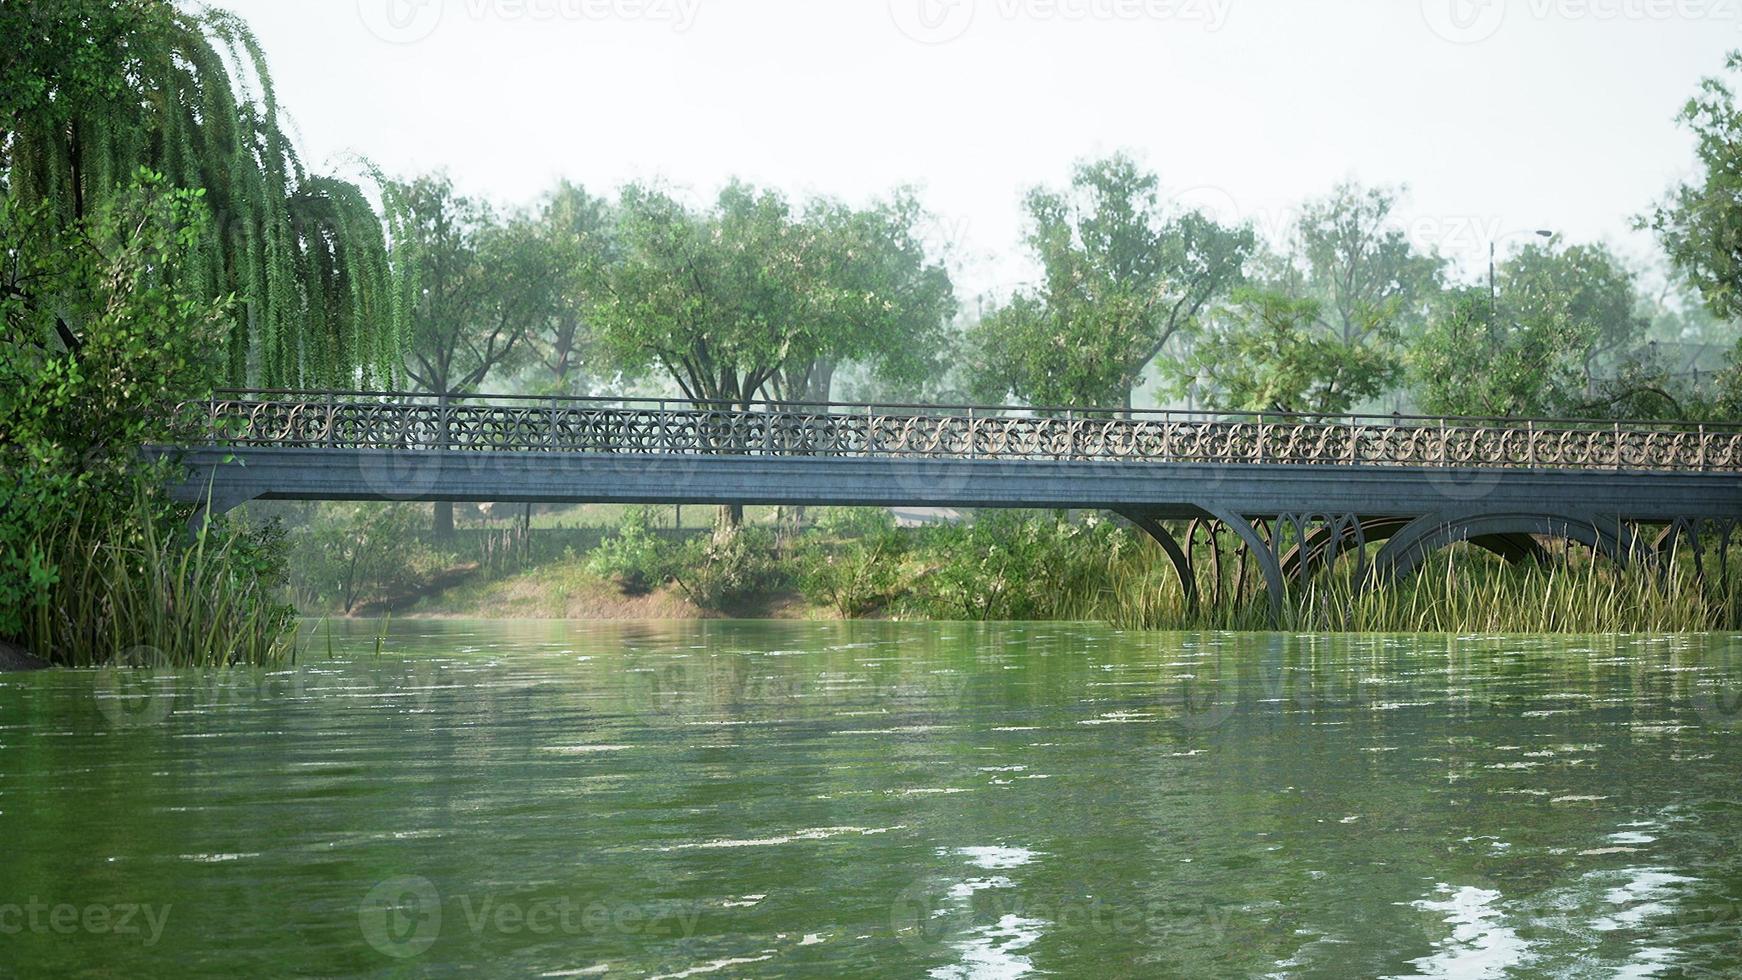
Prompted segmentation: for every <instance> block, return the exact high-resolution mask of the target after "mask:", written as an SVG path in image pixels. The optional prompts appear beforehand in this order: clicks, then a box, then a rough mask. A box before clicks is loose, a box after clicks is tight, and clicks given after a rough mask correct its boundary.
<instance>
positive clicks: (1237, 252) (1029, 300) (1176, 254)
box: [969, 155, 1257, 407]
mask: <svg viewBox="0 0 1742 980" xmlns="http://www.w3.org/2000/svg"><path fill="white" fill-rule="evenodd" d="M1158 188H1159V181H1158V179H1157V178H1156V176H1155V175H1154V174H1152V173H1149V172H1147V171H1144V170H1143V169H1141V168H1140V167H1139V166H1138V165H1137V163H1136V162H1135V161H1134V160H1132V159H1131V158H1130V157H1127V156H1124V155H1115V156H1112V157H1109V158H1107V159H1104V160H1098V161H1093V162H1089V163H1084V164H1082V165H1080V166H1079V167H1078V168H1077V170H1076V172H1075V174H1074V175H1073V178H1072V181H1071V186H1070V188H1069V189H1068V190H1067V191H1062V192H1061V191H1054V190H1048V189H1044V188H1042V189H1037V190H1035V191H1033V192H1031V193H1030V194H1029V196H1028V203H1027V208H1028V217H1029V223H1030V230H1029V235H1028V245H1029V249H1030V251H1031V252H1033V254H1034V256H1035V258H1036V259H1037V260H1038V261H1039V262H1040V265H1041V267H1042V269H1043V270H1044V281H1043V283H1042V285H1041V286H1039V287H1038V288H1036V289H1033V290H1024V291H1021V292H1018V293H1017V294H1016V295H1015V296H1014V297H1012V298H1011V300H1010V302H1009V303H1008V304H1006V305H1004V306H1003V307H1000V308H998V309H996V310H994V311H993V312H992V313H991V314H989V315H987V316H986V317H985V318H984V319H983V320H982V321H981V322H980V323H978V324H976V325H975V326H974V327H973V328H971V330H970V334H969V346H970V351H971V353H970V356H971V357H972V359H973V361H972V368H973V372H974V375H975V377H974V380H973V382H972V386H973V389H974V392H975V396H976V397H977V398H980V399H982V400H986V401H1001V400H1003V399H1004V398H1006V397H1009V396H1014V397H1016V398H1018V399H1020V400H1022V401H1025V402H1028V403H1029V404H1033V405H1043V406H1047V405H1052V406H1056V405H1074V406H1089V405H1124V406H1126V407H1129V406H1130V403H1131V395H1132V392H1133V390H1134V389H1135V388H1136V387H1137V386H1138V384H1139V383H1140V381H1141V380H1142V377H1143V374H1144V372H1145V371H1146V370H1147V369H1148V367H1149V365H1150V364H1151V363H1152V362H1153V361H1154V360H1155V359H1156V357H1157V356H1158V355H1160V354H1161V352H1162V350H1163V349H1164V348H1165V347H1166V346H1167V344H1168V342H1169V341H1170V340H1172V339H1173V338H1174V337H1175V336H1176V335H1178V334H1180V333H1181V332H1183V331H1189V330H1190V329H1192V328H1193V327H1194V326H1195V324H1196V322H1197V319H1198V316H1199V315H1200V313H1202V312H1203V310H1204V309H1205V307H1206V306H1208V305H1209V304H1210V303H1211V302H1212V301H1213V300H1215V299H1216V298H1217V297H1218V296H1221V295H1223V294H1225V293H1226V292H1227V291H1228V290H1229V289H1230V288H1232V287H1233V286H1234V285H1236V284H1237V283H1239V282H1240V281H1241V279H1242V277H1243V269H1244V266H1245V263H1246V260H1247V258H1248V257H1250V256H1251V255H1252V253H1253V250H1254V249H1255V247H1256V244H1257V243H1256V238H1255V236H1254V235H1253V232H1252V230H1251V229H1250V228H1248V227H1235V228H1230V227H1226V226H1223V225H1220V224H1218V223H1217V222H1215V221H1214V220H1213V219H1211V218H1209V217H1207V216H1206V215H1204V214H1202V213H1201V212H1197V211H1185V212H1179V213H1170V212H1168V211H1166V210H1164V209H1163V208H1162V206H1161V204H1160V202H1159V200H1158Z"/></svg>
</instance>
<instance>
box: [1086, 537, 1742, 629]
mask: <svg viewBox="0 0 1742 980" xmlns="http://www.w3.org/2000/svg"><path fill="white" fill-rule="evenodd" d="M1155 557H1156V558H1157V559H1159V555H1157V556H1155ZM1353 566H1354V563H1353V562H1352V561H1351V562H1345V563H1344V564H1343V565H1342V566H1340V567H1338V568H1336V569H1333V570H1330V571H1328V572H1324V573H1321V574H1320V575H1318V576H1316V577H1315V578H1313V579H1312V580H1311V581H1309V582H1308V583H1306V584H1305V585H1304V586H1303V585H1298V584H1297V585H1295V586H1294V587H1293V588H1292V589H1291V592H1290V595H1289V600H1288V602H1287V603H1285V604H1284V607H1283V613H1282V616H1281V618H1280V620H1277V619H1274V618H1273V617H1272V615H1271V609H1270V604H1269V599H1268V596H1267V595H1266V594H1265V593H1264V592H1263V591H1262V590H1260V589H1257V588H1254V589H1252V590H1250V591H1248V592H1247V593H1245V594H1244V595H1240V596H1237V597H1225V598H1223V599H1222V601H1220V602H1214V603H1206V604H1204V605H1203V606H1202V607H1200V608H1199V609H1197V610H1191V609H1189V608H1188V607H1187V604H1186V601H1185V596H1184V591H1183V590H1182V589H1181V588H1180V587H1179V585H1178V583H1177V581H1176V580H1175V579H1174V578H1173V576H1172V573H1171V569H1168V570H1167V574H1166V575H1162V574H1160V572H1159V571H1158V570H1157V569H1154V568H1139V567H1133V565H1132V564H1130V563H1115V564H1112V565H1110V567H1109V568H1108V576H1109V578H1108V582H1109V585H1108V587H1107V588H1105V589H1102V590H1099V591H1098V592H1097V593H1095V594H1092V595H1081V596H1077V597H1075V600H1074V601H1075V603H1076V605H1077V607H1078V608H1079V609H1080V610H1081V612H1082V613H1083V615H1084V618H1088V619H1104V620H1107V621H1109V622H1112V623H1114V624H1115V625H1120V626H1124V627H1128V628H1143V629H1172V628H1185V629H1218V630H1265V629H1272V628H1280V629H1285V630H1297V631H1302V632H1347V633H1456V634H1463V633H1567V634H1590V633H1702V632H1710V631H1717V630H1734V629H1738V628H1742V563H1738V562H1736V561H1735V560H1734V559H1733V558H1732V559H1731V561H1730V573H1729V574H1728V575H1707V576H1703V577H1702V576H1701V575H1699V574H1697V573H1696V571H1695V569H1694V566H1693V564H1692V563H1691V562H1690V561H1687V560H1681V559H1678V560H1675V561H1670V562H1667V563H1665V564H1663V565H1658V564H1654V563H1651V562H1638V563H1634V564H1630V565H1625V566H1620V565H1615V564H1613V563H1611V562H1608V561H1607V560H1603V559H1595V558H1591V557H1589V556H1582V555H1577V554H1575V555H1573V556H1569V557H1564V558H1557V559H1556V560H1554V561H1551V562H1550V563H1548V564H1545V565H1520V566H1513V565H1509V564H1506V563H1505V562H1503V561H1501V560H1500V559H1498V558H1495V557H1494V556H1492V555H1488V554H1486V553H1483V552H1474V551H1470V550H1466V549H1464V548H1461V547H1460V548H1454V549H1448V550H1447V551H1446V552H1444V553H1442V554H1441V555H1440V556H1439V557H1438V558H1437V560H1436V561H1435V562H1434V563H1432V564H1430V565H1429V566H1428V567H1427V568H1426V569H1424V570H1423V571H1422V572H1421V573H1420V574H1418V575H1416V576H1414V577H1412V578H1407V579H1403V580H1401V581H1397V582H1391V583H1386V584H1374V583H1371V582H1370V581H1369V580H1368V579H1367V577H1366V576H1365V574H1364V573H1361V572H1357V571H1356V569H1355V568H1354V567H1353ZM1207 585H1208V583H1205V582H1200V588H1204V589H1205V594H1206V595H1208V594H1210V590H1209V589H1208V588H1207Z"/></svg>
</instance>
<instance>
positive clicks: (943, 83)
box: [219, 0, 1742, 298]
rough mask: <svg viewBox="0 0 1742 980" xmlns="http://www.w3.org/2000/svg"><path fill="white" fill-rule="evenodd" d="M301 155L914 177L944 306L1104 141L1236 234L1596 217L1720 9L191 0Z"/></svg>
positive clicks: (1603, 1)
mask: <svg viewBox="0 0 1742 980" xmlns="http://www.w3.org/2000/svg"><path fill="white" fill-rule="evenodd" d="M219 2H220V5H222V6H226V7H229V8H230V9H233V10H235V11H237V12H238V13H240V14H242V15H243V16H244V17H245V18H246V19H247V20H248V21H249V22H250V23H251V24H252V25H253V27H254V28H255V30H256V32H257V34H258V35H259V37H260V39H261V41H262V42H263V43H264V45H265V47H266V49H267V53H268V56H269V58H270V60H271V64H272V67H273V69H274V71H275V73H276V80H277V84H278V88H279V94H280V97H281V99H282V100H283V102H284V104H285V105H286V106H287V108H288V109H289V110H290V111H291V112H292V114H293V115H294V118H295V122H296V124H297V127H298V130H299V131H300V134H301V141H302V146H303V149H304V152H305V154H306V155H307V157H308V160H309V162H310V163H311V164H313V165H314V166H316V167H322V166H323V165H329V164H330V165H332V166H334V167H341V166H343V160H344V156H345V155H346V154H347V153H349V152H353V151H355V152H361V153H364V154H367V155H368V156H370V157H371V158H373V159H374V160H376V161H377V162H379V163H381V164H382V165H384V166H385V167H386V168H387V169H388V170H389V171H390V172H395V173H410V172H414V171H419V170H424V169H430V168H437V167H445V168H447V169H448V171H449V172H450V173H451V174H452V176H453V177H454V179H455V181H456V182H457V183H458V184H459V185H460V186H461V187H462V188H463V189H465V190H466V191H468V192H471V193H476V194H481V195H484V196H487V197H489V198H491V199H492V200H495V201H497V202H499V203H504V204H512V203H519V202H526V201H530V200H532V199H534V198H535V197H536V196H537V195H538V194H540V193H541V192H542V191H543V190H545V189H546V188H547V187H549V186H550V185H551V184H552V183H553V182H554V181H555V180H556V179H557V178H559V177H568V178H570V179H573V180H576V181H579V182H581V183H583V184H585V185H586V186H587V187H588V188H589V189H592V190H594V191H595V192H599V191H605V190H609V189H613V188H615V187H616V186H617V185H619V184H620V183H622V182H623V181H626V180H631V179H640V178H664V179H666V180H668V181H670V182H672V183H674V184H676V185H678V186H680V187H684V188H689V189H691V190H693V191H694V192H695V193H696V194H697V195H698V196H705V195H711V194H712V192H713V191H714V190H716V189H717V188H718V187H719V185H720V184H721V183H722V182H724V181H725V180H726V179H727V178H728V177H730V176H733V175H737V176H741V177H744V178H746V179H749V180H752V181H754V182H758V183H766V184H772V185H775V186H778V187H780V188H783V189H786V190H788V191H789V192H793V193H795V194H802V193H813V192H814V193H825V194H832V195H837V196H841V197H845V198H847V199H849V200H865V199H867V198H869V197H872V196H874V195H876V194H879V193H882V192H884V191H886V190H887V189H889V188H891V187H893V186H895V185H898V184H913V185H916V186H917V187H918V188H919V189H920V191H921V193H922V196H923V198H924V199H925V200H926V202H927V203H928V204H929V205H930V207H931V208H932V209H933V210H934V211H935V212H937V213H938V215H939V222H938V227H937V228H936V229H934V230H933V232H932V234H933V235H934V236H935V237H936V238H937V239H939V240H940V241H949V242H952V243H954V247H955V248H956V250H957V253H958V254H957V259H958V266H959V269H960V274H959V279H960V281H959V290H960V292H961V295H962V296H963V297H964V298H968V297H971V296H972V295H974V294H975V293H976V292H978V291H980V290H982V289H987V288H993V289H1002V288H1007V287H1008V286H1009V285H1010V284H1011V283H1012V282H1013V281H1015V280H1020V279H1022V278H1024V277H1025V276H1026V275H1028V274H1029V273H1028V270H1027V268H1026V264H1025V263H1024V262H1023V261H1022V260H1021V258H1020V254H1019V247H1018V246H1019V235H1020V232H1021V214H1020V211H1019V205H1020V200H1021V195H1022V193H1023V191H1024V190H1025V189H1026V188H1027V187H1029V186H1031V185H1033V184H1035V183H1038V182H1046V183H1060V182H1062V181H1063V180H1064V179H1065V178H1066V176H1067V174H1068V171H1069V167H1070V165H1071V163H1072V161H1074V160H1076V159H1079V158H1082V157H1084V156H1087V155H1092V154H1098V153H1102V152H1107V151H1111V150H1116V149H1129V150H1131V151H1133V152H1135V153H1136V154H1137V155H1138V156H1139V157H1140V158H1142V159H1143V160H1144V161H1145V162H1146V163H1147V164H1148V165H1149V166H1150V167H1152V168H1153V169H1155V170H1156V171H1158V172H1159V173H1160V174H1161V177H1162V180H1163V182H1164V184H1165V185H1166V186H1167V187H1168V189H1169V193H1170V194H1175V195H1178V196H1180V197H1181V198H1182V199H1183V200H1185V201H1187V202H1189V203H1192V204H1195V205H1201V206H1205V207H1207V208H1210V209H1212V210H1214V211H1217V212H1219V213H1220V214H1221V215H1222V216H1224V217H1242V218H1247V219H1250V220H1252V221H1254V222H1255V223H1256V224H1257V225H1258V227H1259V229H1260V231H1263V232H1268V233H1274V232H1276V231H1278V230H1280V229H1281V228H1282V227H1284V226H1286V223H1287V221H1288V218H1289V213H1290V211H1291V209H1292V208H1293V207H1294V206H1295V205H1297V204H1298V203H1299V202H1300V201H1301V200H1303V199H1305V198H1307V197H1310V196H1314V195H1318V194H1322V193H1323V192H1325V191H1326V190H1327V189H1328V188H1329V187H1330V186H1331V185H1332V184H1333V183H1334V182H1336V181H1338V180H1340V179H1344V178H1357V179H1359V180H1361V181H1364V182H1368V183H1407V184H1408V185H1409V188H1410V194H1409V197H1408V200H1407V202H1406V217H1407V218H1408V224H1409V227H1410V228H1411V231H1412V234H1414V235H1415V236H1416V237H1417V238H1418V239H1419V240H1420V241H1421V242H1422V243H1423V244H1424V245H1434V246H1438V247H1439V248H1441V249H1442V250H1443V251H1446V252H1448V253H1450V254H1453V255H1454V256H1457V257H1459V258H1460V259H1461V260H1463V261H1464V262H1465V263H1466V264H1467V266H1468V267H1470V268H1475V267H1476V266H1478V265H1479V264H1480V263H1481V262H1482V261H1484V257H1485V254H1486V250H1487V243H1488V241H1489V239H1490V238H1496V237H1498V238H1499V239H1500V240H1501V242H1502V247H1503V248H1504V247H1505V243H1506V242H1507V241H1508V240H1516V235H1517V233H1518V232H1520V231H1522V230H1524V229H1532V228H1539V227H1543V228H1552V229H1556V230H1558V231H1561V232H1563V233H1565V234H1566V235H1567V236H1569V237H1571V238H1577V239H1606V240H1609V241H1611V242H1613V243H1615V244H1617V245H1618V246H1621V247H1622V248H1623V249H1624V250H1626V251H1627V252H1628V253H1629V254H1633V255H1636V256H1640V257H1644V256H1647V255H1649V254H1651V251H1652V249H1651V241H1650V239H1649V237H1646V236H1642V235H1639V234H1637V233H1631V232H1629V231H1628V221H1629V217H1630V216H1631V215H1634V214H1637V213H1639V212H1640V211H1641V210H1643V209H1644V208H1646V207H1647V206H1648V205H1649V204H1651V203H1652V202H1653V201H1654V200H1656V199H1657V198H1659V197H1660V196H1661V195H1662V194H1663V193H1664V192H1665V190H1666V189H1667V188H1668V187H1669V186H1670V185H1671V184H1672V183H1673V182H1674V181H1675V180H1677V179H1679V178H1681V177H1683V176H1685V175H1687V174H1688V173H1689V172H1690V170H1691V168H1692V164H1693V160H1692V153H1691V146H1692V144H1691V140H1690V139H1689V138H1688V137H1687V135H1686V134H1684V133H1683V132H1681V131H1680V130H1678V129H1677V128H1676V126H1675V123H1674V118H1673V117H1674V115H1675V113H1676V111H1677V110H1678V108H1679V107H1680V106H1681V104H1682V103H1683V102H1684V101H1685V100H1686V99H1687V98H1688V97H1689V96H1690V95H1691V94H1692V93H1693V91H1694V89H1695V86H1696V84H1697V83H1698V80H1699V78H1700V77H1701V76H1702V75H1707V74H1713V73H1716V72H1718V71H1719V69H1720V68H1721V67H1722V63H1723V58H1724V55H1725V53H1726V52H1727V51H1728V50H1731V49H1732V48H1736V47H1742V0H810V2H805V0H294V2H293V0H219Z"/></svg>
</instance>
